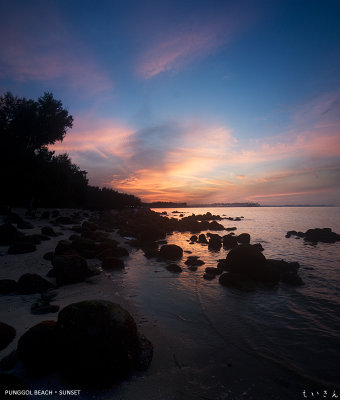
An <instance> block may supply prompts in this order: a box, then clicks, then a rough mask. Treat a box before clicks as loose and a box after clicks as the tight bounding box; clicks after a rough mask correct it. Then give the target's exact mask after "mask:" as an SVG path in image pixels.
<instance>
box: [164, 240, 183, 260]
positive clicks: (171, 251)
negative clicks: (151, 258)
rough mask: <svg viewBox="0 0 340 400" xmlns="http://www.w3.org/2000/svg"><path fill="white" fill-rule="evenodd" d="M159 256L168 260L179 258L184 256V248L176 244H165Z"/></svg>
mask: <svg viewBox="0 0 340 400" xmlns="http://www.w3.org/2000/svg"><path fill="white" fill-rule="evenodd" d="M159 256H160V257H162V258H166V259H168V260H178V259H180V258H182V257H183V249H182V248H181V247H179V246H177V245H176V244H165V245H163V246H162V247H161V248H160V250H159Z"/></svg>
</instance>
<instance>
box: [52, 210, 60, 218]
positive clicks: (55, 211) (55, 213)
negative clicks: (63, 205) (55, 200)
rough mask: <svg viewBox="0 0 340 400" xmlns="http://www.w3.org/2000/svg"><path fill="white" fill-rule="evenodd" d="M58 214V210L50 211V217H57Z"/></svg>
mask: <svg viewBox="0 0 340 400" xmlns="http://www.w3.org/2000/svg"><path fill="white" fill-rule="evenodd" d="M59 215H60V211H59V210H53V211H52V218H57V217H59Z"/></svg>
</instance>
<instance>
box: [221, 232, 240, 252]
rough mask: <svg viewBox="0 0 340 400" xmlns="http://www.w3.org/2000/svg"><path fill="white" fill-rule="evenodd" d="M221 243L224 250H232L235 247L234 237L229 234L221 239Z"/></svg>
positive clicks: (235, 240)
mask: <svg viewBox="0 0 340 400" xmlns="http://www.w3.org/2000/svg"><path fill="white" fill-rule="evenodd" d="M222 243H223V247H224V248H225V249H232V248H234V247H236V246H237V239H236V237H235V236H233V235H230V234H229V235H226V236H224V237H223V240H222Z"/></svg>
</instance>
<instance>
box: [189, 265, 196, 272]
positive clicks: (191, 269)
mask: <svg viewBox="0 0 340 400" xmlns="http://www.w3.org/2000/svg"><path fill="white" fill-rule="evenodd" d="M188 269H190V271H197V266H196V265H189V267H188Z"/></svg>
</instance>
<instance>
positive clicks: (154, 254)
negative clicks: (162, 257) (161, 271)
mask: <svg viewBox="0 0 340 400" xmlns="http://www.w3.org/2000/svg"><path fill="white" fill-rule="evenodd" d="M144 256H145V257H146V258H158V257H159V251H158V249H148V250H145V251H144Z"/></svg>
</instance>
